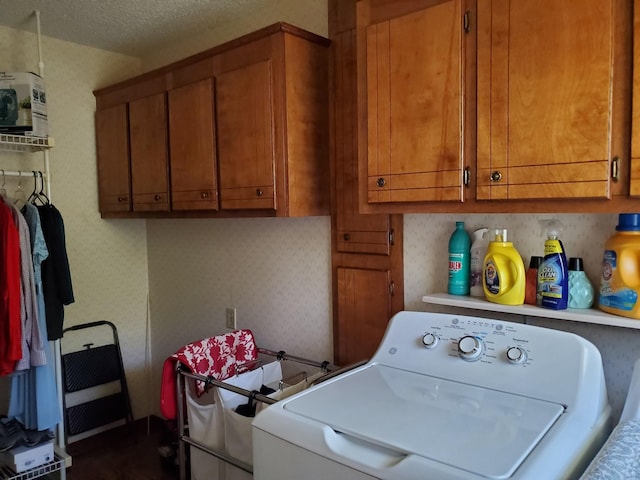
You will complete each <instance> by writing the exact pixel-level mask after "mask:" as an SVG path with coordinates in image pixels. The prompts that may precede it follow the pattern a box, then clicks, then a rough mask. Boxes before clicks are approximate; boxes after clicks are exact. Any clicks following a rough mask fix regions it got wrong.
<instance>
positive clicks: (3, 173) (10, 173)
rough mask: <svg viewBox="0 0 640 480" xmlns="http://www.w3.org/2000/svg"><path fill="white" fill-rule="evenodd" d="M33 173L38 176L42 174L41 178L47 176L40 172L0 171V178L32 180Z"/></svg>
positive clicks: (45, 173)
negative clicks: (25, 178)
mask: <svg viewBox="0 0 640 480" xmlns="http://www.w3.org/2000/svg"><path fill="white" fill-rule="evenodd" d="M33 172H36V173H38V174H40V173H41V174H42V176H43V177H46V176H47V172H43V171H42V170H29V171H27V170H2V169H0V177H2V176H5V177H27V178H29V177H31V178H33Z"/></svg>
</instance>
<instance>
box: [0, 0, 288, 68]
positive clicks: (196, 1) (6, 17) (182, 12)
mask: <svg viewBox="0 0 640 480" xmlns="http://www.w3.org/2000/svg"><path fill="white" fill-rule="evenodd" d="M274 1H277V0H102V1H99V0H0V25H4V26H7V27H11V28H15V29H19V30H29V31H33V32H35V31H36V21H35V15H34V13H33V12H34V10H39V11H40V27H41V33H42V35H46V36H49V37H53V38H58V39H60V40H67V41H70V42H74V43H78V44H81V45H88V46H92V47H96V48H100V49H104V50H110V51H113V52H119V53H123V54H127V55H133V56H137V57H143V56H145V55H146V54H147V53H149V52H151V51H153V49H154V48H157V47H159V46H165V45H167V44H169V43H171V42H173V41H178V40H181V39H183V38H187V37H190V36H192V35H194V34H196V33H201V32H202V31H203V30H206V29H215V28H217V27H220V26H222V25H224V24H226V23H229V22H234V21H237V20H238V19H239V18H241V17H242V16H243V15H246V14H247V13H249V12H251V11H252V10H256V9H261V8H264V7H265V5H267V4H269V3H274Z"/></svg>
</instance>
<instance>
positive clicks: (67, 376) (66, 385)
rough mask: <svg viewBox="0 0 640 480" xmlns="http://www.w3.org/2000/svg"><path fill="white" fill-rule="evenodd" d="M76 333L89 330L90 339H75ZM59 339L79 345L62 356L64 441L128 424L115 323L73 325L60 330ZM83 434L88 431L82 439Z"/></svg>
mask: <svg viewBox="0 0 640 480" xmlns="http://www.w3.org/2000/svg"><path fill="white" fill-rule="evenodd" d="M109 329H110V330H111V332H110V334H109V332H108V330H109ZM80 333H83V334H86V333H91V334H92V337H93V341H91V340H88V339H87V338H84V339H81V338H79V337H78V335H77V334H80ZM63 341H64V342H65V343H66V342H69V343H71V342H73V343H72V344H73V345H74V346H76V345H80V346H81V347H82V348H80V349H78V347H77V346H76V349H75V351H71V352H69V353H63V355H62V380H63V381H62V386H63V393H64V395H63V403H64V421H65V427H66V437H67V440H69V441H73V437H74V436H78V435H81V434H84V433H85V432H89V431H90V430H94V429H97V428H100V427H105V428H106V427H107V426H109V425H111V424H114V425H113V426H117V425H119V424H122V423H123V421H124V423H126V424H129V423H131V422H132V421H133V414H132V412H131V403H130V400H129V390H128V388H127V380H126V378H125V373H124V366H123V363H122V353H121V351H120V342H119V340H118V332H117V329H116V326H115V325H114V324H113V323H111V322H108V321H106V320H100V321H96V322H90V323H85V324H81V325H74V326H73V327H69V328H66V329H64V331H63ZM94 342H98V343H94ZM94 345H98V346H94ZM63 351H64V349H63ZM118 421H120V422H119V423H118V424H115V422H118ZM86 436H90V433H87V434H86V435H84V436H83V438H84V437H86ZM77 439H79V438H77Z"/></svg>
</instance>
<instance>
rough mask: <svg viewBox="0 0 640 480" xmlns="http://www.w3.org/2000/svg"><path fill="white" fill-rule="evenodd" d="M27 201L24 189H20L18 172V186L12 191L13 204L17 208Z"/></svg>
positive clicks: (19, 173)
mask: <svg viewBox="0 0 640 480" xmlns="http://www.w3.org/2000/svg"><path fill="white" fill-rule="evenodd" d="M26 203H27V196H26V195H25V194H24V190H22V172H20V171H19V172H18V186H17V187H16V191H15V192H14V193H13V205H14V206H15V207H16V208H17V209H21V208H22V207H23V206H24V205H25V204H26Z"/></svg>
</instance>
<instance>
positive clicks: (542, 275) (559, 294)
mask: <svg viewBox="0 0 640 480" xmlns="http://www.w3.org/2000/svg"><path fill="white" fill-rule="evenodd" d="M540 223H541V225H542V228H543V229H544V230H545V231H546V233H547V240H546V241H545V242H544V258H543V259H542V263H541V264H540V267H539V268H538V294H539V295H540V306H541V307H543V308H549V309H552V310H566V308H567V306H568V304H569V268H568V265H567V256H566V254H565V251H564V245H562V242H561V241H560V239H559V238H558V236H559V235H560V231H561V230H562V224H561V223H560V221H559V220H540Z"/></svg>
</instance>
